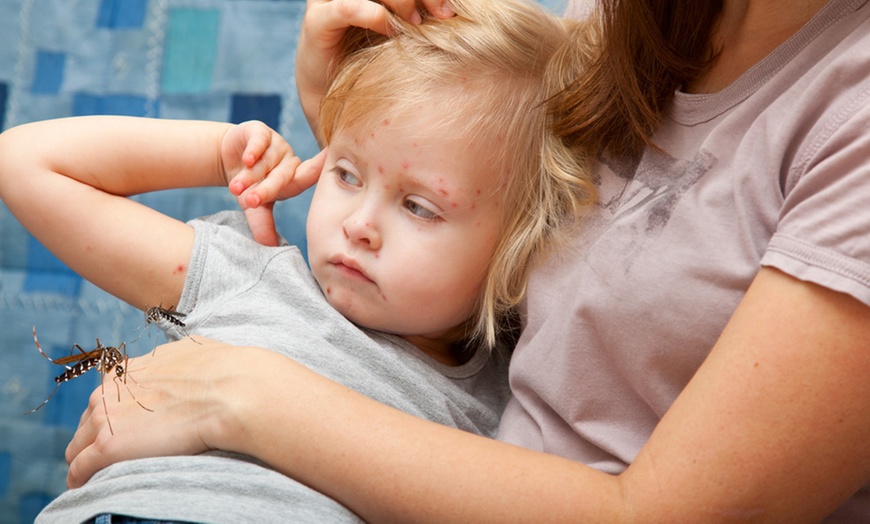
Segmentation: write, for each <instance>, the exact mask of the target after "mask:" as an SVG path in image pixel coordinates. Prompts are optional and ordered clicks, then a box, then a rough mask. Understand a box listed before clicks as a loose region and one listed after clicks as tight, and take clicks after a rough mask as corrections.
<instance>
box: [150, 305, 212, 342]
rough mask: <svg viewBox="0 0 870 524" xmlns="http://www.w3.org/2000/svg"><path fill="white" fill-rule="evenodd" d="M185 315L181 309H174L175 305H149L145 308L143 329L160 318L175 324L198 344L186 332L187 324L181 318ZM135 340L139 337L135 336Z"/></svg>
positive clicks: (191, 338)
mask: <svg viewBox="0 0 870 524" xmlns="http://www.w3.org/2000/svg"><path fill="white" fill-rule="evenodd" d="M186 316H187V315H186V314H185V313H182V312H181V311H178V310H177V309H175V306H169V307H168V308H165V307H163V305H162V304H161V305H159V306H151V307H149V308H148V309H147V310H145V329H148V326H149V325H151V324H157V323H158V322H160V321H161V320H165V321H167V322H169V323H170V324H172V325H174V326H177V327H178V328H179V329H180V330H181V332H182V333H183V334H184V336H185V337H187V338H189V339H190V340H193V341H194V342H196V343H197V344H199V342H197V341H196V340H195V339H194V338H193V337H192V336H190V333H188V332H187V329H185V328H186V327H187V324H185V323H184V320H182V319H183V318H184V317H186ZM141 336H142V335H139V337H141ZM136 340H139V338H138V337H137V338H136ZM134 342H135V341H134Z"/></svg>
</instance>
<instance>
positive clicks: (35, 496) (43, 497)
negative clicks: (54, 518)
mask: <svg viewBox="0 0 870 524" xmlns="http://www.w3.org/2000/svg"><path fill="white" fill-rule="evenodd" d="M52 499H54V497H53V496H51V495H49V494H48V493H30V494H27V495H24V496H22V497H21V503H20V505H19V506H18V517H19V518H20V519H21V520H20V522H33V521H34V520H36V515H38V514H39V512H40V511H42V508H44V507H45V506H47V505H48V503H49V502H51V501H52Z"/></svg>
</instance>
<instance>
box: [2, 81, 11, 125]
mask: <svg viewBox="0 0 870 524" xmlns="http://www.w3.org/2000/svg"><path fill="white" fill-rule="evenodd" d="M8 93H9V85H8V84H6V83H0V131H3V130H4V129H6V97H7V96H8Z"/></svg>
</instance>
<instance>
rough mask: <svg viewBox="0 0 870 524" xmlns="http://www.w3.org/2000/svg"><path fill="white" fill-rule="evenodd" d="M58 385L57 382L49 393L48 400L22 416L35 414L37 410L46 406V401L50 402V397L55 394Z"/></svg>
mask: <svg viewBox="0 0 870 524" xmlns="http://www.w3.org/2000/svg"><path fill="white" fill-rule="evenodd" d="M60 384H61V383H60V382H58V383H57V385H56V386H54V389H53V390H51V393H50V394H49V395H48V398H47V399H45V400H43V401H42V404H40V405H38V406H36V407H35V408H33V409H31V410H30V411H25V412H24V414H25V415H29V414H31V413H36V412H37V411H38V410H39V408H41V407H42V406H44V405H46V404H48V401H49V400H51V397H53V396H54V394H55V393H56V392H57V388H59V387H60Z"/></svg>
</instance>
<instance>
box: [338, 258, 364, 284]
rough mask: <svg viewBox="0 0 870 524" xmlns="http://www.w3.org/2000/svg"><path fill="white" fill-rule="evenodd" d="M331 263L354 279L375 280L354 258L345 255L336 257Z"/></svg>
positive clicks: (343, 273)
mask: <svg viewBox="0 0 870 524" xmlns="http://www.w3.org/2000/svg"><path fill="white" fill-rule="evenodd" d="M329 263H330V264H332V266H333V267H335V269H336V270H337V271H338V272H339V273H341V274H342V275H344V276H346V277H348V278H351V279H353V280H361V281H364V282H373V281H372V279H370V278H369V276H368V275H366V274H365V272H364V271H363V270H362V268H360V267H359V264H357V263H356V262H354V261H353V260H352V259H348V258H344V257H334V258H332V259H330V260H329Z"/></svg>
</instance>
